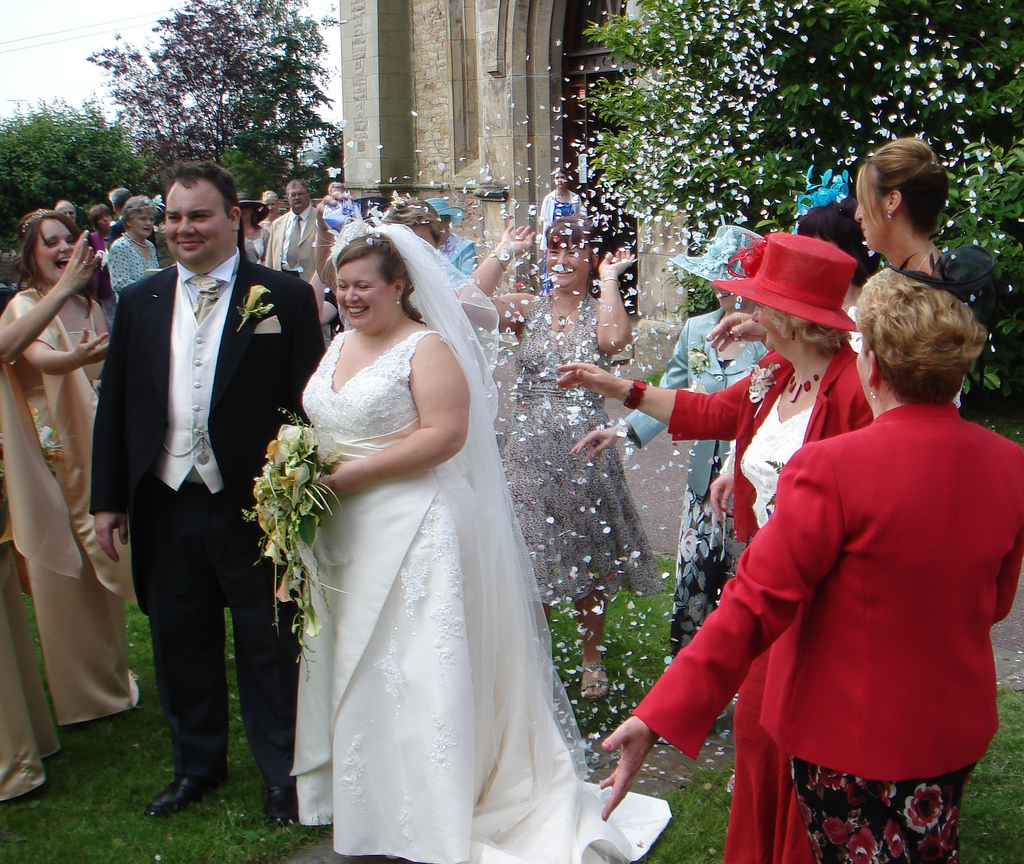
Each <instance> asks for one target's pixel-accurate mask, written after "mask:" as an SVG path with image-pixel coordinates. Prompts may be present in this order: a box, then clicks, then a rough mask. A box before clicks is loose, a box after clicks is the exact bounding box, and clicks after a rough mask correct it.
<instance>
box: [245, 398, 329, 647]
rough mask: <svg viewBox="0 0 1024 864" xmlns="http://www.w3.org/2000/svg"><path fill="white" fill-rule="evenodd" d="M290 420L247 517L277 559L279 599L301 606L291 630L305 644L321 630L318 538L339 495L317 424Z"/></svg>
mask: <svg viewBox="0 0 1024 864" xmlns="http://www.w3.org/2000/svg"><path fill="white" fill-rule="evenodd" d="M291 420H292V423H291V424H285V425H284V426H282V427H281V428H280V430H279V431H278V433H277V438H275V439H274V440H273V441H271V442H270V444H269V445H268V446H267V463H266V465H264V466H263V473H262V474H260V476H259V477H257V478H256V486H255V489H254V490H253V491H254V493H255V496H256V507H255V508H254V509H253V510H247V511H245V517H246V519H248V520H249V521H255V522H258V523H259V526H260V528H261V529H262V530H263V535H264V539H263V542H262V546H261V552H262V554H263V556H264V557H266V558H269V559H270V560H271V561H273V562H274V571H275V574H276V580H275V581H276V587H277V599H278V600H279V601H281V602H287V601H288V600H293V601H294V602H295V605H296V606H297V607H298V614H297V615H296V617H295V621H294V623H293V624H292V631H293V632H295V633H297V634H298V636H299V642H300V644H301V645H302V647H303V648H305V647H307V646H306V643H305V640H306V638H311V637H313V636H316V634H317V633H319V632H320V621H318V620H317V617H316V612H315V610H314V609H313V591H314V590H319V591H320V592H321V596H324V594H323V586H322V585H320V583H319V580H318V575H319V574H318V568H317V563H316V558H315V556H314V555H313V541H314V540H315V539H316V532H317V528H319V526H320V519H321V518H322V516H323V514H324V513H330V512H332V511H331V507H330V504H329V501H328V498H329V497H334V493H333V492H332V491H331V490H330V489H329V488H328V487H327V486H325V485H324V484H323V483H322V482H321V481H322V479H323V477H324V476H326V475H327V474H329V473H330V471H331V468H333V467H334V464H335V463H336V462H337V459H334V460H333V461H332V462H330V463H327V464H325V463H324V462H322V461H321V460H320V458H319V455H318V452H317V443H318V442H317V436H316V432H315V430H314V429H313V427H312V426H309V425H307V424H305V423H303V422H302V421H300V420H299V419H298V418H297V417H294V416H293V417H291ZM335 501H337V498H335Z"/></svg>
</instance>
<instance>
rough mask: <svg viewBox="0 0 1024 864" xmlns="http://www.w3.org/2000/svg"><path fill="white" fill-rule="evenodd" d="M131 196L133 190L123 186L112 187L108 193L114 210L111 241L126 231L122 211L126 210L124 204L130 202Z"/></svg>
mask: <svg viewBox="0 0 1024 864" xmlns="http://www.w3.org/2000/svg"><path fill="white" fill-rule="evenodd" d="M131 197H132V193H131V190H130V189H125V188H124V187H123V186H121V187H119V188H117V189H111V190H110V191H109V192H108V193H107V200H108V201H110V207H111V209H112V210H113V211H114V224H113V225H111V226H110V242H111V243H113V242H114V241H115V240H116V239H117V238H118V237H120V236H121V235H122V234H123V233H124V223H122V222H121V211H122V210H124V205H125V204H127V203H128V199H129V198H131Z"/></svg>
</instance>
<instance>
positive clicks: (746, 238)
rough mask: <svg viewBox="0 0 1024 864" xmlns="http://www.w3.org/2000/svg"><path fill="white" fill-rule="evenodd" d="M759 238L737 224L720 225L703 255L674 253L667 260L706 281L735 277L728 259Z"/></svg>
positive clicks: (754, 233)
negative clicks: (730, 270) (729, 266)
mask: <svg viewBox="0 0 1024 864" xmlns="http://www.w3.org/2000/svg"><path fill="white" fill-rule="evenodd" d="M760 239H761V235H760V234H757V233H756V232H754V231H751V230H749V229H747V228H741V227H740V226H739V225H721V226H719V228H718V232H717V233H716V234H715V239H714V240H712V241H711V245H710V246H708V249H707V251H706V252H705V253H704V254H703V255H700V256H696V255H676V256H675V257H674V258H669V259H668V260H669V261H670V262H671V263H672V264H675V265H676V267H678V268H680V269H681V270H685V271H686V272H687V273H690V274H692V275H694V276H699V277H700V278H701V279H707V280H708V282H714V281H715V280H718V281H722V280H724V279H735V278H736V277H735V276H734V275H733V274H732V273H730V272H729V270H728V264H729V260H730V259H731V258H733V257H734V256H735V255H736V253H737V252H739V251H740V250H741V249H747V248H749V247H751V246H753V245H754V244H755V243H756V242H757V241H758V240H760Z"/></svg>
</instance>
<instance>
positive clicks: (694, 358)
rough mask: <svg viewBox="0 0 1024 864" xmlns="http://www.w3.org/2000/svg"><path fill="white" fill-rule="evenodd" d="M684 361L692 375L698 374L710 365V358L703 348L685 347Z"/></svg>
mask: <svg viewBox="0 0 1024 864" xmlns="http://www.w3.org/2000/svg"><path fill="white" fill-rule="evenodd" d="M686 362H687V364H688V365H689V367H690V371H691V372H692V373H693V374H694V375H700V373H701V372H704V371H705V370H706V369H707V368H708V366H710V365H711V358H710V357H709V356H708V352H707V351H705V350H704V349H703V348H687V349H686Z"/></svg>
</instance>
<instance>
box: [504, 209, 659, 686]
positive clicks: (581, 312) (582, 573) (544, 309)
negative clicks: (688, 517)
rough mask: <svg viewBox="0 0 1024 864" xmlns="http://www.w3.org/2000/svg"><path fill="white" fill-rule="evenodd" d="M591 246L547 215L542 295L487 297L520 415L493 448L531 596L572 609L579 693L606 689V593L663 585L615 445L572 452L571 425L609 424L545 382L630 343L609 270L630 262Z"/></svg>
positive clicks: (643, 592)
mask: <svg viewBox="0 0 1024 864" xmlns="http://www.w3.org/2000/svg"><path fill="white" fill-rule="evenodd" d="M599 244H600V238H599V236H598V235H597V232H596V231H595V230H594V228H593V226H592V225H591V224H590V223H589V222H587V221H586V220H583V219H562V220H559V221H557V222H555V224H554V225H553V226H552V227H551V230H550V231H549V232H548V238H547V250H548V251H547V262H548V269H549V270H550V272H551V280H552V285H553V287H552V290H551V293H550V294H548V295H545V296H537V295H534V294H503V295H499V296H497V297H495V298H494V305H495V307H496V309H497V310H498V314H499V322H500V326H501V327H502V329H503V330H505V331H507V332H511V333H514V334H515V336H516V337H517V338H518V339H519V344H518V346H517V347H516V349H515V353H514V355H513V363H514V366H515V372H516V379H517V383H516V390H515V412H516V414H517V415H518V420H517V423H516V424H515V426H514V427H513V426H512V425H510V426H509V428H508V431H507V432H506V434H505V441H504V445H503V454H502V455H503V457H504V460H505V469H506V471H507V473H508V480H509V488H510V490H511V493H512V499H513V501H514V502H515V505H516V515H517V516H518V517H519V522H520V524H521V525H522V528H523V533H524V534H525V535H526V543H527V547H528V548H529V550H530V553H531V555H532V556H533V559H534V570H535V572H536V576H537V584H538V586H539V588H540V594H541V599H542V600H543V601H544V603H545V604H551V603H553V602H555V601H556V600H569V601H571V602H572V604H573V606H574V608H575V611H576V617H577V620H578V623H579V631H580V634H581V636H582V639H583V675H582V681H581V691H582V695H583V698H584V699H600V698H602V697H604V696H606V695H607V693H608V688H609V682H608V673H607V670H606V669H605V666H604V663H603V662H602V654H601V652H602V645H601V642H602V639H603V636H604V621H605V612H606V610H607V606H608V602H609V600H610V599H611V597H612V595H613V594H615V593H616V592H617V591H619V590H620V589H623V588H626V589H628V590H630V591H632V592H633V593H634V594H636V595H638V596H649V595H652V594H657V593H658V592H659V591H661V590H663V585H662V581H661V574H660V573H659V571H658V564H657V561H656V560H655V558H654V553H653V552H652V551H651V548H650V546H649V545H648V542H647V538H646V536H645V535H644V531H643V527H642V526H641V523H640V515H639V513H638V512H637V510H636V507H635V506H634V504H633V499H632V497H631V495H630V493H629V489H628V488H627V486H626V479H625V475H624V474H623V472H622V462H621V461H620V459H619V455H618V453H617V452H615V451H614V450H611V451H609V452H608V453H606V454H605V459H604V462H603V463H601V462H597V461H596V460H592V459H589V458H587V457H586V456H583V455H573V454H571V453H570V451H571V449H572V447H573V445H575V443H576V440H577V439H578V438H579V436H580V433H581V432H584V431H586V430H587V429H592V428H593V427H594V426H597V425H607V424H608V422H609V421H608V415H607V414H606V413H605V410H604V402H603V400H602V399H600V398H594V397H593V396H592V395H590V394H588V393H585V392H584V391H582V390H559V389H558V387H557V386H556V385H555V379H556V378H557V372H556V367H557V366H558V365H559V364H560V363H570V362H574V361H589V362H596V363H599V364H606V363H607V362H608V361H609V359H610V358H611V357H612V356H613V355H615V354H617V353H618V352H620V351H621V350H622V349H623V348H625V347H626V346H627V345H628V344H629V343H630V341H631V340H632V328H631V327H630V323H629V317H628V316H627V315H626V310H625V308H624V307H623V305H622V295H621V294H620V292H619V276H620V275H621V274H622V273H623V272H624V271H625V270H626V269H628V268H629V267H631V266H632V265H633V263H634V262H635V261H636V258H635V256H633V255H632V254H631V253H630V251H629V250H628V249H620V250H618V251H617V252H615V253H608V254H607V255H605V256H604V257H603V258H602V257H600V256H599V254H598V247H599ZM595 277H597V281H598V284H599V287H597V288H596V290H595ZM595 293H596V294H597V296H595ZM630 407H634V406H630Z"/></svg>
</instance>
